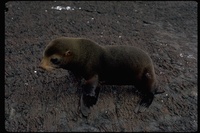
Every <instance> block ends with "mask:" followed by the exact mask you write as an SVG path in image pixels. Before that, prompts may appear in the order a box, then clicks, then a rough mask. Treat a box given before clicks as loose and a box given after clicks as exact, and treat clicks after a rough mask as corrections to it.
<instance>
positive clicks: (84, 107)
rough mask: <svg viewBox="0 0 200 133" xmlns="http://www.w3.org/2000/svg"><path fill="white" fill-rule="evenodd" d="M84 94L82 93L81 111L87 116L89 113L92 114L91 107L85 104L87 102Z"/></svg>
mask: <svg viewBox="0 0 200 133" xmlns="http://www.w3.org/2000/svg"><path fill="white" fill-rule="evenodd" d="M83 97H84V96H83V95H82V96H81V101H80V102H81V103H80V105H81V113H82V114H83V116H85V117H87V116H88V115H89V114H90V108H89V107H88V106H87V105H85V103H84V100H83V99H85V98H83Z"/></svg>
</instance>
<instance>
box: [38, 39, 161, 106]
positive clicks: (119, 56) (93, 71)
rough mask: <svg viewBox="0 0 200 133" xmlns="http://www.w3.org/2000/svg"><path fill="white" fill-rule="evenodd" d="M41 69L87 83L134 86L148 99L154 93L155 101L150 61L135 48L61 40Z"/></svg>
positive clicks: (52, 45)
mask: <svg viewBox="0 0 200 133" xmlns="http://www.w3.org/2000/svg"><path fill="white" fill-rule="evenodd" d="M51 60H52V61H51ZM56 61H58V62H56ZM52 62H54V63H52ZM55 62H56V63H55ZM41 67H42V68H44V69H46V70H51V69H53V68H63V69H67V70H70V71H72V72H73V73H74V74H75V75H77V76H82V77H83V78H84V79H85V80H87V81H88V82H89V81H90V79H92V78H93V77H94V76H98V80H99V81H102V82H104V83H105V84H116V85H134V86H135V87H136V88H137V89H139V90H141V91H142V92H143V93H145V95H146V94H147V95H148V94H150V93H151V94H152V95H151V96H149V97H151V98H152V100H153V94H155V93H156V89H157V87H156V76H155V72H154V67H153V62H152V60H151V58H150V57H149V56H148V54H147V53H146V52H144V51H143V50H141V49H139V48H136V47H133V46H119V45H115V46H100V45H98V44H96V43H95V42H93V41H91V40H88V39H82V38H67V37H61V38H57V39H55V40H53V41H51V42H50V43H49V44H48V46H47V47H46V49H45V51H44V55H43V59H42V61H41ZM90 84H91V83H90ZM94 88H95V87H94ZM146 97H148V96H146ZM151 98H150V99H151ZM146 101H147V100H146ZM151 102H152V101H151V100H150V102H149V103H150V104H151Z"/></svg>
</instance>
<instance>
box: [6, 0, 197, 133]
mask: <svg viewBox="0 0 200 133" xmlns="http://www.w3.org/2000/svg"><path fill="white" fill-rule="evenodd" d="M4 14H5V85H4V86H5V97H4V103H5V109H4V111H5V130H6V131H17V132H23V131H26V132H29V131H31V132H34V131H38V132H40V131H41V132H46V131H52V132H56V131H57V132H68V131H69V132H70V131H83V132H84V131H97V132H98V131H100V132H110V131H112V132H137V131H144V132H147V131H151V132H154V131H160V132H163V131H164V132H169V131H174V132H177V131H180V132H182V131H188V132H192V131H197V127H198V126H197V97H198V93H197V2H194V1H188V2H184V1H179V2H178V1H171V2H170V1H163V2H162V1H161V2H153V1H152V2H135V1H120V2H117V1H102V2H101V1H44V2H41V1H30V2H29V1H9V2H7V3H5V10H4ZM60 36H66V37H83V38H88V39H91V40H93V41H95V42H97V43H98V44H99V45H102V46H104V45H130V46H136V47H139V48H141V49H143V50H145V51H146V52H148V53H149V55H150V56H151V58H152V60H153V62H154V67H155V72H156V76H157V79H158V81H159V86H160V87H161V88H163V89H164V90H165V93H163V94H158V95H155V99H154V101H153V103H152V105H151V106H150V107H149V108H148V110H147V111H146V112H143V113H139V114H135V113H134V109H135V107H136V105H137V102H138V100H139V96H138V95H135V93H134V92H133V91H132V90H134V89H133V88H134V87H133V86H122V85H121V86H116V85H103V86H102V87H101V90H100V96H99V99H98V102H97V103H96V105H94V106H93V107H92V108H91V114H90V115H89V116H88V118H85V117H83V116H82V115H81V113H80V96H81V87H80V86H79V84H78V83H79V80H78V79H76V78H75V77H74V75H73V73H71V72H70V71H67V70H63V69H57V70H54V71H53V72H47V71H43V70H41V69H40V68H39V67H38V65H39V63H40V61H41V58H42V54H43V50H44V48H45V47H46V45H47V44H48V42H49V41H51V40H52V39H55V38H57V37H60Z"/></svg>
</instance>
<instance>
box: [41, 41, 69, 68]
mask: <svg viewBox="0 0 200 133" xmlns="http://www.w3.org/2000/svg"><path fill="white" fill-rule="evenodd" d="M72 58H73V53H72V52H71V50H70V49H69V47H68V43H65V41H63V38H58V39H55V40H53V41H51V42H50V43H49V44H48V45H47V47H46V48H45V51H44V53H43V58H42V61H41V63H40V67H41V68H43V69H45V70H48V71H50V70H52V69H55V68H63V67H64V66H63V65H64V64H65V65H67V64H68V63H69V62H70V61H71V60H72Z"/></svg>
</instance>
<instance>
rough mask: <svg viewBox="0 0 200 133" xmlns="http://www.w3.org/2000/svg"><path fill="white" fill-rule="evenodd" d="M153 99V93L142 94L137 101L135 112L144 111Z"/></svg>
mask: <svg viewBox="0 0 200 133" xmlns="http://www.w3.org/2000/svg"><path fill="white" fill-rule="evenodd" d="M153 99H154V94H153V93H148V94H146V95H144V96H143V98H142V100H141V101H140V102H139V104H138V105H137V107H136V108H135V113H139V112H144V111H145V110H146V109H147V108H148V107H149V106H150V105H151V103H152V101H153Z"/></svg>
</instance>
